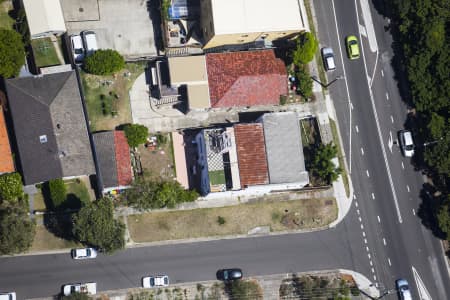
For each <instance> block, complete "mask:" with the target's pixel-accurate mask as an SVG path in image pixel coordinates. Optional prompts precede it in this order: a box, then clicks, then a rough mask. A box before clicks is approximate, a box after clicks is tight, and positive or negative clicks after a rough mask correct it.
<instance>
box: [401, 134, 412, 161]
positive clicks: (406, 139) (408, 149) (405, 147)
mask: <svg viewBox="0 0 450 300" xmlns="http://www.w3.org/2000/svg"><path fill="white" fill-rule="evenodd" d="M398 137H399V142H400V148H401V149H402V152H403V155H404V156H405V157H412V156H413V155H414V141H413V137H412V133H411V131H409V130H401V131H400V132H399V133H398Z"/></svg>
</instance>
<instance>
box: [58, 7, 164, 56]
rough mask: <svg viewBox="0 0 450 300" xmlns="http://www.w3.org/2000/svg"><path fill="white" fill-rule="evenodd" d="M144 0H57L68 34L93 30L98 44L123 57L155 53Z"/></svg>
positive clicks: (151, 23)
mask: <svg viewBox="0 0 450 300" xmlns="http://www.w3.org/2000/svg"><path fill="white" fill-rule="evenodd" d="M147 2H148V1H145V0H127V1H123V0H61V6H62V10H63V14H64V19H65V21H66V27H67V32H68V34H79V33H80V32H81V31H83V30H93V31H95V33H96V35H97V42H98V46H99V48H103V49H114V50H117V51H118V52H119V53H121V54H122V55H123V56H125V58H126V59H137V58H143V57H153V56H156V55H157V50H156V46H155V38H154V30H153V23H155V24H156V22H159V20H154V21H155V22H152V19H151V17H150V15H151V14H150V12H149V10H148V6H147V4H148V3H147Z"/></svg>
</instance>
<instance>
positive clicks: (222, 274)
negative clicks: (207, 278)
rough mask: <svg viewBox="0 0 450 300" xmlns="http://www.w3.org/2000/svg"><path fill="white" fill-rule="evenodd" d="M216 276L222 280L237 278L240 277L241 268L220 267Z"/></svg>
mask: <svg viewBox="0 0 450 300" xmlns="http://www.w3.org/2000/svg"><path fill="white" fill-rule="evenodd" d="M216 277H217V279H218V280H223V281H230V280H238V279H241V278H242V270H241V269H238V268H231V269H222V270H219V271H217V273H216Z"/></svg>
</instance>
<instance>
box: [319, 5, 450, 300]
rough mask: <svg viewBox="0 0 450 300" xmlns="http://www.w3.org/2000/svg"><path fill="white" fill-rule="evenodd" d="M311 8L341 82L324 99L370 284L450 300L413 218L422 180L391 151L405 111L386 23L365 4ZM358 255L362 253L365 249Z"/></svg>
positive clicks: (433, 244) (442, 272)
mask: <svg viewBox="0 0 450 300" xmlns="http://www.w3.org/2000/svg"><path fill="white" fill-rule="evenodd" d="M364 2H366V3H364ZM364 4H365V5H364ZM314 7H315V11H316V16H317V22H318V27H319V28H318V29H319V37H320V41H321V45H322V46H325V45H326V46H331V47H333V49H335V52H336V56H337V57H336V58H337V62H338V63H337V69H336V71H334V73H335V74H329V76H328V78H329V80H332V79H333V78H334V77H336V75H338V74H339V75H341V74H344V75H345V77H346V80H345V81H339V82H337V83H336V84H333V85H332V86H331V87H330V93H331V96H332V99H333V101H334V104H335V107H336V111H337V114H338V118H339V124H340V130H341V134H342V136H343V140H344V149H345V152H346V154H347V159H348V163H349V164H350V165H351V171H352V176H351V177H352V180H353V185H354V190H355V196H356V200H355V201H356V202H357V203H359V209H360V215H361V216H362V217H361V218H362V219H363V220H362V223H363V224H364V225H365V229H366V230H365V234H366V235H367V240H368V242H367V245H368V247H369V252H370V253H371V254H372V255H371V256H372V257H373V264H374V266H373V268H372V266H370V272H371V273H372V276H373V280H375V281H376V282H378V283H379V284H380V286H384V287H386V288H388V289H393V287H394V281H395V279H397V278H407V279H408V281H409V282H410V285H411V287H412V288H413V292H414V296H415V297H417V298H418V297H419V291H418V289H417V285H416V284H414V283H415V282H416V280H418V278H420V280H421V281H422V282H423V283H424V286H425V288H426V289H427V290H428V292H429V294H430V296H431V297H432V298H433V299H450V298H449V297H450V281H449V276H448V272H447V270H446V264H445V261H444V258H443V252H442V249H441V246H440V243H439V241H438V240H437V239H436V238H435V237H434V236H433V235H432V233H431V232H430V231H429V230H428V229H426V228H424V227H423V226H422V224H421V220H420V219H419V218H418V216H417V211H418V207H419V205H420V202H421V201H422V200H421V199H420V197H419V195H420V189H421V187H422V184H423V178H422V176H421V174H420V173H418V172H415V171H414V170H413V168H412V166H411V165H410V162H409V160H407V159H405V158H404V157H402V155H401V153H400V151H399V148H398V145H396V143H395V142H396V140H397V132H398V130H400V129H403V128H404V122H405V119H406V114H407V109H408V108H407V107H406V105H405V104H404V103H403V101H402V99H401V98H400V95H399V91H398V87H397V84H398V83H397V81H396V79H395V78H396V77H395V75H394V72H393V70H392V67H391V59H392V57H393V51H392V49H391V43H392V40H391V37H390V35H389V33H388V32H386V31H385V25H387V22H386V20H384V19H383V17H381V16H379V15H378V14H377V13H376V11H375V10H374V9H373V7H370V4H369V2H368V1H367V0H358V1H356V0H340V1H333V0H319V1H314ZM364 7H366V8H364ZM367 8H369V9H370V10H367ZM363 9H366V11H365V13H364V12H363ZM364 16H365V17H364ZM367 16H369V18H367ZM370 17H371V18H370ZM370 19H371V20H370ZM372 22H373V23H372ZM372 26H373V27H372ZM371 29H373V30H372V32H374V35H372V36H370V33H371ZM350 34H352V35H356V36H359V38H360V46H361V50H362V56H361V58H360V59H359V60H356V61H350V60H349V59H348V58H347V57H346V52H345V45H344V38H345V36H347V35H350ZM371 38H372V40H370V39H371ZM373 38H375V40H374V39H373ZM374 41H375V42H374ZM341 53H342V57H341ZM350 113H351V115H350ZM361 239H365V238H364V237H363V236H361ZM360 251H367V248H366V246H365V247H363V248H362V249H360ZM413 270H415V273H416V274H415V275H416V276H414V274H413V273H414V271H413ZM417 275H418V276H417ZM394 298H395V297H393V299H394Z"/></svg>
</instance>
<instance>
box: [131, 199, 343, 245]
mask: <svg viewBox="0 0 450 300" xmlns="http://www.w3.org/2000/svg"><path fill="white" fill-rule="evenodd" d="M336 217H337V206H336V201H335V200H334V199H333V198H326V199H301V200H289V201H286V200H277V201H261V202H258V203H252V204H249V203H247V204H241V205H235V206H228V207H218V208H202V209H193V210H181V211H170V212H161V211H160V212H150V213H145V214H139V215H130V216H129V217H128V228H129V232H130V235H131V238H132V240H133V241H134V242H153V241H162V240H176V239H187V238H200V237H212V236H226V235H235V234H247V233H248V232H249V231H250V230H252V229H255V228H256V227H260V226H267V227H266V228H268V230H269V231H271V232H274V231H289V230H299V229H310V228H320V227H324V226H327V225H328V224H330V223H331V222H332V221H334V220H335V219H336Z"/></svg>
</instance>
